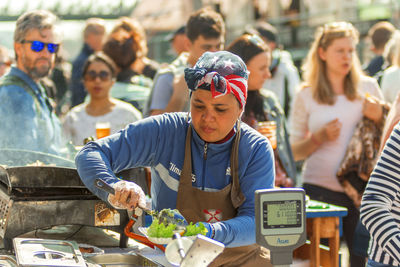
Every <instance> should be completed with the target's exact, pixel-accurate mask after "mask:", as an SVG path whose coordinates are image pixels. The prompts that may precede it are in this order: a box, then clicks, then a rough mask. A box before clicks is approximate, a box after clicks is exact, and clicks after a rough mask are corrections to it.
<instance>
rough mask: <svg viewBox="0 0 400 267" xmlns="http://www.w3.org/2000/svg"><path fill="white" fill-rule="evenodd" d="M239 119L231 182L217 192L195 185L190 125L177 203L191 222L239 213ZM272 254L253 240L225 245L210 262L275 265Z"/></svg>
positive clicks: (233, 264) (249, 266)
mask: <svg viewBox="0 0 400 267" xmlns="http://www.w3.org/2000/svg"><path fill="white" fill-rule="evenodd" d="M239 123H240V122H239ZM239 123H238V127H237V128H238V132H237V133H236V137H235V140H234V142H233V144H232V151H231V173H232V183H230V184H229V185H227V186H226V187H224V188H223V189H222V190H220V191H216V192H206V191H202V190H200V189H197V188H195V187H193V186H192V175H191V174H192V154H191V140H192V127H191V126H189V128H188V131H187V134H186V144H185V159H184V162H183V168H182V173H181V176H180V181H179V187H178V196H177V205H176V207H177V209H178V210H179V211H180V212H181V213H182V215H183V216H184V217H185V218H186V220H187V221H188V222H193V223H197V222H209V223H212V222H217V221H225V220H229V219H232V218H234V217H235V216H236V214H237V208H238V207H239V206H240V205H241V204H242V203H243V202H244V200H245V196H244V195H243V193H242V191H241V190H240V185H239V175H238V149H239V140H240V124H239ZM269 258H270V257H269V251H268V250H267V249H266V248H264V247H261V246H259V245H257V244H252V245H249V246H242V247H234V248H225V249H224V251H223V252H222V253H221V254H220V255H219V256H218V257H217V258H216V259H215V260H214V261H213V262H212V263H211V264H210V265H209V266H212V267H216V266H243V267H254V266H272V265H271V263H270V261H269Z"/></svg>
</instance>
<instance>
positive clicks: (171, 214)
mask: <svg viewBox="0 0 400 267" xmlns="http://www.w3.org/2000/svg"><path fill="white" fill-rule="evenodd" d="M95 186H96V187H97V188H99V189H102V190H104V191H106V192H107V193H109V194H111V195H115V189H114V188H113V187H112V186H110V185H109V184H107V183H106V182H104V181H103V180H102V179H100V178H97V179H96V180H95ZM128 201H129V199H128ZM138 208H140V209H141V210H143V211H144V212H146V213H147V214H149V215H151V216H152V217H153V218H157V219H158V221H159V222H160V223H164V224H166V225H167V224H171V223H172V224H176V225H177V227H179V228H180V229H184V228H186V227H185V226H186V225H188V223H187V221H186V219H185V217H183V216H182V214H180V213H179V211H178V210H171V209H164V210H161V211H160V212H158V211H155V210H151V209H149V208H147V207H144V206H143V205H141V204H138Z"/></svg>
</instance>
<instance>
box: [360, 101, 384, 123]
mask: <svg viewBox="0 0 400 267" xmlns="http://www.w3.org/2000/svg"><path fill="white" fill-rule="evenodd" d="M363 115H364V116H365V117H367V118H368V119H370V120H373V121H374V122H375V123H379V122H380V121H381V119H382V115H383V110H382V104H381V103H380V102H379V100H378V99H376V98H375V97H373V96H368V97H366V98H365V99H364V103H363Z"/></svg>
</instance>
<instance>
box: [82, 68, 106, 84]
mask: <svg viewBox="0 0 400 267" xmlns="http://www.w3.org/2000/svg"><path fill="white" fill-rule="evenodd" d="M97 77H99V78H100V80H101V81H103V82H106V81H108V80H109V79H110V78H111V74H110V73H109V72H108V71H105V70H102V71H100V72H95V71H94V70H90V71H88V72H86V74H85V80H87V81H94V80H96V78H97Z"/></svg>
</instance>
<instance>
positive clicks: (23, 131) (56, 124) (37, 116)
mask: <svg viewBox="0 0 400 267" xmlns="http://www.w3.org/2000/svg"><path fill="white" fill-rule="evenodd" d="M6 75H12V76H17V77H18V78H20V79H21V80H23V81H24V82H25V83H26V84H27V85H28V86H29V87H30V88H32V90H33V92H34V95H35V98H34V97H32V95H31V94H29V93H28V92H27V91H26V90H25V89H24V88H23V87H21V86H19V85H3V86H0V118H1V124H0V125H1V127H0V148H11V149H24V150H32V151H37V152H44V153H52V154H59V151H60V148H61V146H62V137H61V135H62V134H61V124H60V121H59V119H58V118H57V116H56V115H55V113H54V112H53V110H52V108H51V106H50V105H49V102H48V99H47V96H46V93H45V91H44V89H43V88H42V87H40V86H39V85H38V84H37V83H35V82H34V81H33V80H32V79H31V78H30V77H29V76H28V75H27V74H26V73H25V72H23V71H22V70H20V69H18V68H16V67H12V68H11V70H10V72H9V73H8V74H6ZM36 101H37V102H38V103H39V104H38V105H37V102H36Z"/></svg>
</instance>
